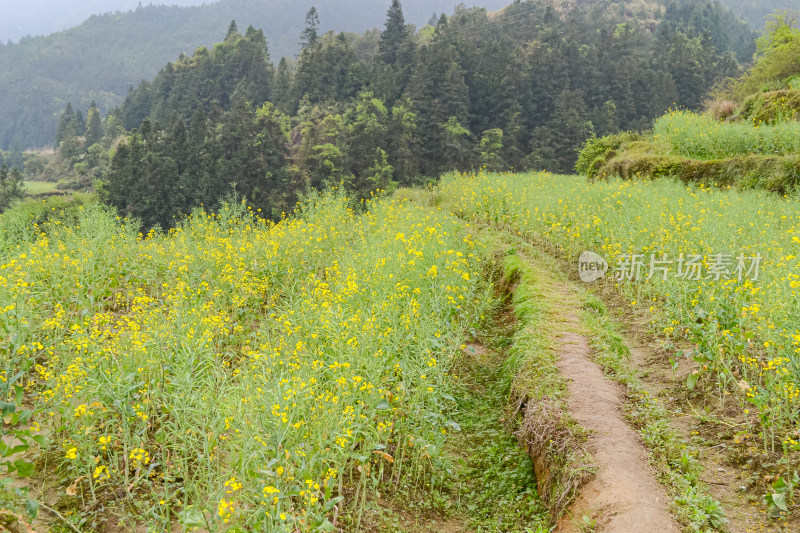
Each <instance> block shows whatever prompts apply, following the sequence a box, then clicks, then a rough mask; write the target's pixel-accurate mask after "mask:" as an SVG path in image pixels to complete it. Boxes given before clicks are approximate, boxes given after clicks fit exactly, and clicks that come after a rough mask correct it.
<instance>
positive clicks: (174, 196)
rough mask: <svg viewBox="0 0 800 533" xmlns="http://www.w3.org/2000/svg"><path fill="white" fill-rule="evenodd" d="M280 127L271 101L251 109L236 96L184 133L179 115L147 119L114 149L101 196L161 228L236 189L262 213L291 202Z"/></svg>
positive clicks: (278, 212)
mask: <svg viewBox="0 0 800 533" xmlns="http://www.w3.org/2000/svg"><path fill="white" fill-rule="evenodd" d="M286 143H287V132H286V130H285V122H284V120H283V115H282V114H281V113H280V112H279V111H277V110H276V109H275V108H274V106H273V105H272V104H265V105H264V106H262V107H261V108H259V109H258V110H254V109H253V108H252V107H251V106H250V105H248V104H246V103H244V102H241V101H240V102H239V103H238V104H236V106H235V107H234V108H233V109H231V110H230V111H228V112H227V113H224V114H223V115H222V117H221V119H220V122H219V123H217V124H214V123H212V122H211V121H209V120H207V119H206V118H205V116H204V114H203V113H202V112H198V113H196V114H195V117H194V119H193V121H192V127H191V129H190V130H189V131H187V130H186V128H185V127H184V125H183V122H182V121H180V119H176V120H175V121H173V123H172V126H171V127H170V128H169V129H168V130H166V131H164V130H162V129H161V127H160V126H159V125H158V123H156V124H153V123H151V122H150V121H149V120H145V121H144V122H143V123H142V127H141V129H140V130H139V131H134V132H133V133H132V134H131V135H130V136H129V137H128V138H127V140H126V141H123V142H122V143H121V144H120V145H119V146H118V147H117V150H116V153H115V154H114V157H113V159H112V160H111V166H110V169H109V172H108V176H107V178H106V180H105V182H104V183H103V184H102V190H101V195H102V197H103V199H104V200H105V201H107V202H108V203H110V204H111V205H113V206H115V207H116V208H117V209H119V210H120V212H121V213H122V214H124V215H125V216H131V217H135V218H137V219H139V220H140V221H141V222H142V223H143V224H144V227H145V229H146V230H149V229H150V228H152V227H154V226H160V227H162V228H168V227H171V226H174V225H175V224H176V222H177V220H178V219H179V218H180V217H181V216H182V215H185V214H188V213H189V212H191V210H192V209H193V208H194V207H197V206H200V205H204V206H206V208H207V209H217V208H218V207H219V206H220V202H221V201H222V199H223V197H224V196H225V195H226V194H229V193H231V192H234V191H235V192H236V193H237V194H240V195H241V196H242V197H243V198H244V199H245V200H246V201H247V202H248V203H249V204H250V205H252V206H253V207H254V208H256V209H260V210H261V212H262V213H263V214H264V215H265V216H267V217H271V218H272V217H274V218H279V217H280V215H281V213H282V212H284V211H286V210H287V209H288V208H289V206H291V205H293V204H294V200H295V196H294V194H295V193H296V192H297V191H296V190H295V187H296V185H294V186H293V185H292V183H291V182H290V179H289V178H290V176H289V169H288V152H287V146H286Z"/></svg>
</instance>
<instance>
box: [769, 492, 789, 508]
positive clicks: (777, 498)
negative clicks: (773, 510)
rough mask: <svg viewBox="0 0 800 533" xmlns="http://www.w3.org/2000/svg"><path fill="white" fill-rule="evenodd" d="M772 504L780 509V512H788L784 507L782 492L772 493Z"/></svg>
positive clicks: (784, 499) (784, 495)
mask: <svg viewBox="0 0 800 533" xmlns="http://www.w3.org/2000/svg"><path fill="white" fill-rule="evenodd" d="M772 503H773V504H774V505H775V507H777V508H778V509H780V510H781V511H788V510H789V509H788V508H787V507H786V494H784V493H782V492H773V493H772Z"/></svg>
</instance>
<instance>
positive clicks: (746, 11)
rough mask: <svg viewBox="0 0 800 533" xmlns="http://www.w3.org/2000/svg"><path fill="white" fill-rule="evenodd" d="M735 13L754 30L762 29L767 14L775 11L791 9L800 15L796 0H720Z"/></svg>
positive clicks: (798, 3) (798, 4) (796, 14)
mask: <svg viewBox="0 0 800 533" xmlns="http://www.w3.org/2000/svg"><path fill="white" fill-rule="evenodd" d="M721 1H722V4H723V5H726V6H728V7H729V8H731V10H732V11H733V12H734V13H736V14H737V15H739V16H741V17H742V18H743V19H744V21H745V22H747V23H748V24H749V25H750V26H751V27H752V28H753V29H754V30H756V31H759V32H760V31H762V30H763V29H764V23H765V21H766V18H767V16H769V15H770V14H771V13H775V12H776V11H781V10H787V11H791V12H792V13H793V15H794V16H798V15H800V2H798V0H721Z"/></svg>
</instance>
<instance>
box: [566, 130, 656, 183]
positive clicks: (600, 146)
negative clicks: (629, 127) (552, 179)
mask: <svg viewBox="0 0 800 533" xmlns="http://www.w3.org/2000/svg"><path fill="white" fill-rule="evenodd" d="M639 139H641V135H639V134H637V133H634V132H631V131H624V132H621V133H616V134H613V135H606V136H604V137H597V136H594V135H593V136H591V137H589V138H588V139H587V140H586V142H585V143H584V145H583V147H582V148H581V149H580V151H579V152H578V161H577V162H576V163H575V171H576V172H578V173H579V174H583V175H584V176H586V177H589V178H594V177H596V176H597V175H598V173H599V171H600V169H601V168H602V167H603V165H605V164H606V163H607V162H608V161H609V160H610V159H612V158H613V157H614V156H616V155H617V152H618V151H619V150H620V148H622V147H623V146H624V145H625V144H627V143H631V142H633V141H637V140H639Z"/></svg>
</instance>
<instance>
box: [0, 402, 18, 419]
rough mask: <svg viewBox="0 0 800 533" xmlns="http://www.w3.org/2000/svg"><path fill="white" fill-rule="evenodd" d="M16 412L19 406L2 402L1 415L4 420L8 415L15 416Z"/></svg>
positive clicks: (0, 404) (0, 406) (0, 403)
mask: <svg viewBox="0 0 800 533" xmlns="http://www.w3.org/2000/svg"><path fill="white" fill-rule="evenodd" d="M16 410H17V404H15V403H14V402H0V413H2V417H3V418H5V417H6V416H8V415H13V414H14V412H15V411H16Z"/></svg>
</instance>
